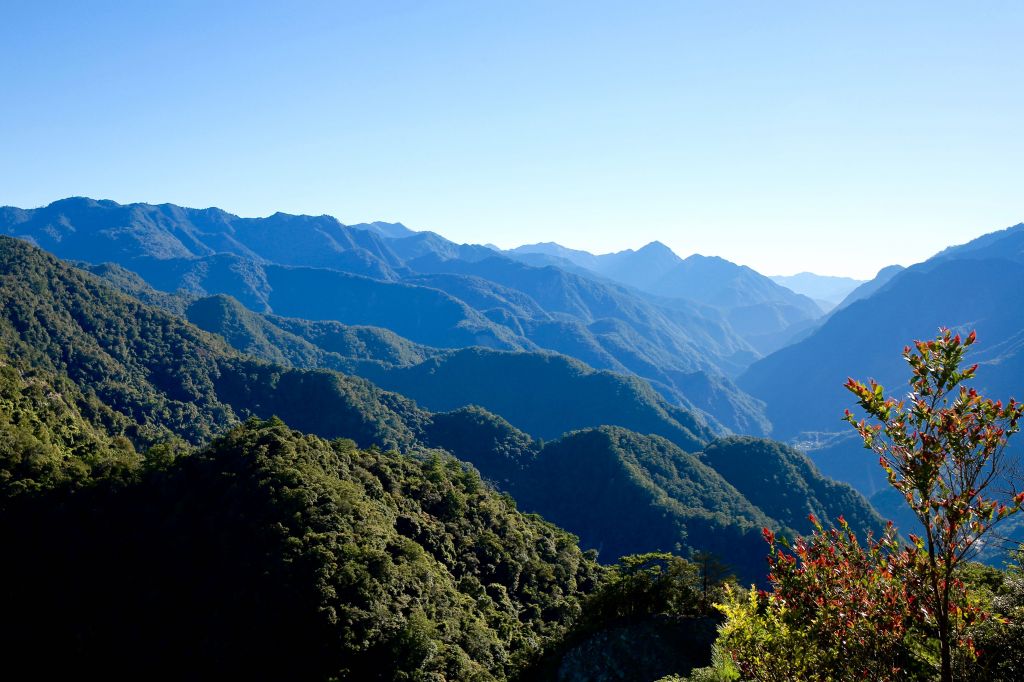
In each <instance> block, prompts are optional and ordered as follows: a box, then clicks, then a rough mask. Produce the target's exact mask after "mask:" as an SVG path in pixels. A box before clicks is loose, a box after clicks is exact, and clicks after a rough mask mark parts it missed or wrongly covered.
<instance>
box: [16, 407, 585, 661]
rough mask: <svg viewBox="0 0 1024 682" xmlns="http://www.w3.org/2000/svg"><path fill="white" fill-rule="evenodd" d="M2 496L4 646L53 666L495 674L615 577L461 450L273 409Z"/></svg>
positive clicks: (553, 633)
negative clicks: (380, 445)
mask: <svg viewBox="0 0 1024 682" xmlns="http://www.w3.org/2000/svg"><path fill="white" fill-rule="evenodd" d="M53 427H54V429H55V430H57V429H59V428H60V427H59V425H58V424H54V425H53ZM5 473H6V472H5ZM5 507H6V508H5V514H4V515H3V517H2V519H0V543H2V546H3V547H4V549H5V552H11V553H13V555H16V556H19V557H20V560H19V561H17V562H4V563H3V566H2V567H0V595H2V598H3V601H4V605H5V614H6V615H7V617H9V618H12V619H16V621H17V622H18V624H19V627H18V628H17V629H16V631H12V632H11V633H10V634H9V636H8V637H5V639H4V641H3V642H2V643H0V651H2V652H3V654H4V659H5V661H7V662H8V664H10V665H18V666H19V667H20V666H22V665H24V666H30V667H31V669H32V670H34V671H36V673H37V674H39V675H42V676H44V677H49V676H57V677H62V676H65V675H69V674H71V675H75V676H80V675H82V674H83V673H84V674H89V673H91V672H96V673H97V674H99V675H100V676H101V677H103V678H104V679H137V676H138V671H139V670H150V669H152V670H154V671H156V672H154V675H155V676H157V677H159V678H160V679H182V678H190V679H225V678H237V677H239V676H242V677H246V678H247V679H282V678H299V679H339V678H343V679H367V678H370V677H385V678H388V679H403V678H416V677H419V678H424V677H429V676H431V675H434V676H442V677H443V678H446V679H481V680H495V679H497V680H502V679H507V678H510V677H515V676H517V674H519V673H520V672H522V670H523V669H524V668H525V667H527V666H528V665H529V664H530V663H531V662H532V661H533V660H535V659H536V658H537V657H538V656H539V655H540V654H541V653H543V651H544V649H545V648H546V647H547V646H550V645H551V644H553V643H555V642H557V641H558V639H559V638H560V636H561V635H562V634H563V633H564V632H565V631H566V630H567V629H568V627H570V626H571V624H572V622H573V619H574V618H575V617H576V616H577V615H578V614H579V613H580V610H581V601H582V599H583V597H585V596H586V595H587V593H588V592H591V591H593V590H594V589H595V588H596V587H597V585H598V584H599V581H600V579H601V575H602V570H601V568H600V567H599V566H597V565H596V563H595V562H594V561H593V558H592V557H588V556H586V555H584V554H583V553H582V552H581V551H580V549H579V548H578V546H577V545H576V541H575V538H574V537H572V536H571V535H569V534H568V533H565V532H564V531H562V530H559V529H557V528H555V527H553V526H551V525H550V524H547V523H545V522H543V521H541V520H540V519H539V518H537V517H535V516H528V515H524V514H522V513H519V512H518V511H516V509H515V507H514V505H513V504H512V503H511V501H510V500H508V499H507V498H504V497H502V496H499V495H498V494H496V493H494V492H493V491H491V490H490V489H488V488H487V487H486V486H484V485H482V483H481V481H480V480H479V478H478V477H477V475H476V474H475V473H474V472H472V471H471V470H468V471H467V470H466V469H465V468H464V467H463V466H462V465H460V464H459V463H458V462H456V461H454V460H453V459H451V458H450V457H447V456H435V457H434V458H432V459H427V460H424V461H417V460H414V459H412V458H409V457H403V456H401V455H398V454H396V453H390V454H387V453H382V452H380V451H377V450H371V451H359V450H357V449H356V448H355V447H354V445H353V444H352V443H351V441H347V442H346V441H335V442H333V443H327V442H326V441H323V440H321V439H319V438H316V437H312V436H303V435H301V434H299V433H297V432H295V431H291V430H290V429H288V428H286V427H285V426H284V425H283V424H282V423H281V422H279V421H271V422H263V423H260V422H248V423H247V424H246V425H244V426H240V427H237V428H236V429H234V430H232V431H231V432H229V433H228V434H226V435H225V436H224V437H222V438H220V439H218V440H216V441H215V442H214V443H213V444H211V445H210V446H208V447H206V448H205V449H203V450H201V451H199V452H197V453H195V454H186V455H183V456H179V457H177V458H176V459H172V460H165V461H159V460H153V463H152V464H150V465H147V466H145V467H142V466H139V465H136V466H135V467H134V468H133V469H128V470H126V471H125V473H123V474H122V475H121V476H119V477H118V478H117V479H116V480H110V479H106V480H103V479H100V480H93V481H90V482H89V483H88V485H86V486H85V487H83V486H79V487H78V488H77V490H74V491H72V490H70V489H68V488H67V487H64V486H60V485H57V486H52V487H50V488H49V489H48V490H46V491H45V493H42V494H37V495H35V496H24V495H23V496H21V497H20V498H19V499H17V500H15V501H14V502H13V503H12V504H8V505H5ZM139 569H141V570H139ZM44 631H45V632H47V633H48V635H49V637H47V638H41V637H39V633H40V632H44ZM50 638H53V639H50ZM53 640H57V641H61V642H62V647H63V648H62V654H61V655H60V656H53V655H52V651H51V650H50V647H51V646H52V641H53ZM48 653H49V654H51V655H47V654H48Z"/></svg>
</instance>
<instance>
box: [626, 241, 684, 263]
mask: <svg viewBox="0 0 1024 682" xmlns="http://www.w3.org/2000/svg"><path fill="white" fill-rule="evenodd" d="M636 252H637V253H638V254H639V253H643V254H651V255H655V254H656V255H664V256H672V257H673V258H675V259H676V260H681V259H680V258H679V256H677V255H676V252H675V251H673V250H672V249H670V248H669V247H667V246H665V245H664V244H663V243H661V242H659V241H657V240H655V241H653V242H650V243H649V244H645V245H644V246H641V247H640V248H639V249H637V251H636Z"/></svg>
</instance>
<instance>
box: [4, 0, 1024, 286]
mask: <svg viewBox="0 0 1024 682" xmlns="http://www.w3.org/2000/svg"><path fill="white" fill-rule="evenodd" d="M1022 35H1024V3H1020V2H998V1H994V2H985V3H954V2H921V3H916V2H898V3H894V2H879V3H868V2H865V3H838V2H836V3H832V2H806V3H801V2H782V3H775V2H771V3H769V2H682V1H680V2H664V3H662V2H617V3H610V2H598V1H591V2H579V3H577V2H563V3H556V2H530V1H529V0H516V1H515V2H496V1H495V2H487V1H484V0H480V1H477V2H440V1H439V2H387V1H378V2H351V3H338V2H323V3H317V2H292V3H280V2H273V3H258V2H249V3H226V2H216V1H207V2H192V3H189V2H165V3H141V2H140V3H135V7H134V8H132V7H130V5H129V3H123V2H119V3H103V2H74V3H47V2H43V1H38V2H9V1H7V0H0V85H2V87H3V92H4V93H5V96H6V97H5V104H4V106H2V107H0V204H10V205H16V206H22V207H32V206H38V205H42V204H46V203H49V202H50V201H52V200H54V199H57V198H61V197H64V196H69V195H86V196H92V197H96V198H110V199H115V200H117V201H121V202H130V201H149V202H173V203H178V204H183V205H188V206H199V207H205V206H211V205H216V206H220V207H221V208H224V209H226V210H229V211H232V212H234V213H238V214H241V215H246V216H256V215H267V214H270V213H273V212H275V211H286V212H301V213H313V214H321V213H329V214H332V215H335V216H337V217H338V218H339V219H341V220H342V221H343V222H350V223H351V222H360V221H367V220H378V219H379V220H400V221H402V222H404V223H406V224H407V225H409V226H411V227H414V228H417V229H432V230H435V231H438V232H440V233H442V234H444V235H445V236H447V237H449V238H451V239H454V240H456V241H460V242H462V241H466V242H493V243H496V244H498V245H499V246H503V247H509V246H514V245H518V244H521V243H526V242H535V241H548V240H554V241H558V242H561V243H563V244H565V245H567V246H572V247H576V248H585V249H588V250H591V251H595V252H606V251H613V250H619V249H624V248H630V247H639V246H641V245H643V244H644V243H646V242H649V241H652V240H655V239H658V240H661V241H662V242H664V243H666V244H668V245H669V246H671V247H672V248H673V249H674V250H676V251H677V252H678V253H679V254H681V255H684V256H685V255H688V254H690V253H703V254H705V255H720V256H723V257H725V258H728V259H730V260H733V261H736V262H739V263H743V264H746V265H750V266H752V267H754V268H756V269H758V270H760V271H762V272H765V273H766V274H791V273H794V272H797V271H800V270H812V271H815V272H820V273H825V274H840V275H850V276H857V277H869V276H871V275H872V274H873V273H874V272H875V271H876V270H878V269H879V268H880V267H882V266H884V265H887V264H889V263H893V262H900V263H903V264H909V263H911V262H914V261H918V260H921V259H923V258H925V257H927V256H928V255H930V254H932V253H934V252H935V251H938V250H940V249H941V248H943V247H944V246H947V245H949V244H951V243H960V242H963V241H966V240H968V239H970V238H972V237H974V236H977V235H979V234H982V233H984V232H990V231H993V230H996V229H1001V228H1003V227H1007V226H1009V225H1011V224H1014V223H1017V222H1020V221H1022V220H1024V164H1022V160H1024V51H1022V50H1021V49H1020V45H1021V39H1022Z"/></svg>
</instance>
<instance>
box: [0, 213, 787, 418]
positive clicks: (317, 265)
mask: <svg viewBox="0 0 1024 682" xmlns="http://www.w3.org/2000/svg"><path fill="white" fill-rule="evenodd" d="M0 232H6V233H7V234H11V235H14V236H18V237H21V238H24V239H27V240H29V241H31V242H33V243H36V244H39V245H41V246H43V247H44V248H47V249H49V250H51V251H53V252H54V253H56V254H57V255H59V256H62V257H65V258H70V259H76V260H80V261H86V262H88V263H92V264H101V263H105V262H114V263H117V264H119V265H121V266H123V267H125V268H127V269H128V270H130V271H132V272H136V273H138V274H139V275H141V276H142V277H143V279H144V280H145V281H146V282H148V283H149V284H150V285H152V286H153V287H155V288H156V289H158V290H161V291H163V292H176V291H183V292H185V293H186V294H187V295H188V296H191V297H202V296H208V295H211V294H227V295H230V296H232V297H234V298H236V299H237V300H239V301H240V302H241V303H243V304H244V305H245V306H246V307H248V308H250V309H251V310H254V311H257V312H266V313H274V314H277V315H282V316H287V317H295V318H301V319H307V320H313V321H328V320H330V321H339V322H341V323H344V324H348V325H357V326H359V325H363V326H366V325H369V326H376V327H382V328H385V329H388V330H391V331H393V332H395V333H397V334H399V335H400V336H402V337H404V338H406V339H408V340H410V341H412V342H415V343H419V344H425V345H429V346H433V347H436V348H466V347H470V346H484V347H489V348H496V349H504V350H526V351H537V350H548V351H555V352H558V353H562V354H564V355H568V356H570V357H574V358H577V359H579V360H581V361H583V362H585V363H586V364H588V365H590V366H591V367H594V368H596V369H604V370H611V371H615V372H620V373H624V374H635V375H637V376H640V377H642V378H645V379H647V380H648V381H650V382H651V384H652V386H654V388H655V389H656V390H657V391H658V392H660V393H661V394H662V396H664V397H665V398H666V399H667V400H668V401H669V402H672V403H677V404H679V405H681V406H683V407H687V408H695V409H702V410H705V411H708V412H709V413H711V414H712V416H713V417H714V418H715V419H716V420H717V421H719V422H720V423H722V424H724V425H726V426H727V427H729V428H732V429H734V430H737V431H740V432H751V433H756V434H764V433H766V432H767V430H768V429H769V428H770V425H769V424H768V422H767V419H766V418H765V417H764V414H763V409H762V406H761V405H760V404H759V402H758V401H757V400H754V399H752V398H751V397H750V396H748V395H746V394H745V393H744V392H743V391H741V390H740V389H738V388H737V387H736V386H735V385H734V384H733V383H732V382H731V381H730V380H729V379H727V378H726V376H727V375H729V376H732V375H735V374H737V373H738V372H739V371H741V370H742V369H743V368H745V367H746V366H747V365H748V364H749V363H750V362H751V361H752V360H754V359H756V358H757V357H758V355H759V353H758V351H757V350H756V349H755V348H754V347H753V346H751V344H750V343H748V341H747V340H745V339H744V338H743V337H742V336H741V335H740V334H738V333H737V332H736V331H735V330H734V329H733V328H732V326H731V324H730V322H729V320H728V319H726V316H725V315H724V314H723V313H722V312H721V311H720V310H718V309H716V308H713V307H709V306H703V305H699V304H696V303H693V302H690V301H688V300H685V299H678V298H673V299H666V301H659V300H655V299H653V298H650V297H645V295H644V294H642V293H641V292H639V291H637V290H633V289H630V288H628V287H624V286H622V285H619V284H615V283H613V282H611V281H610V280H607V279H602V278H595V277H594V276H593V275H592V273H587V276H582V275H579V274H574V273H571V272H567V271H565V270H562V269H559V268H554V267H529V266H525V265H523V264H520V263H517V262H515V261H513V260H511V259H509V258H508V257H506V256H503V255H502V254H500V253H498V252H496V251H495V250H493V249H491V248H488V247H482V246H467V245H458V244H453V243H452V242H450V241H448V240H446V239H444V238H443V237H441V236H439V235H437V234H434V233H431V232H413V231H411V230H408V228H405V227H404V226H401V225H400V224H385V223H374V224H364V225H358V226H352V227H347V226H344V225H342V224H341V223H339V222H338V221H337V220H335V219H333V218H330V217H329V216H319V217H314V216H290V215H286V214H280V213H279V214H275V215H273V216H270V217H268V218H253V219H247V218H239V217H237V216H233V215H231V214H229V213H226V212H224V211H220V210H219V209H203V210H197V209H186V208H181V207H177V206H173V205H169V204H164V205H160V206H154V205H149V204H129V205H121V204H117V203H115V202H111V201H94V200H91V199H83V198H75V199H66V200H62V201H58V202H54V203H53V204H51V205H49V206H47V207H44V208H39V209H32V210H23V209H16V208H3V209H0ZM275 240H276V241H277V242H280V245H279V246H278V245H275ZM277 254H280V258H278V257H277ZM769 318H771V320H772V322H771V324H777V323H779V320H781V319H782V318H781V317H779V316H778V315H776V314H775V313H772V314H770V315H769Z"/></svg>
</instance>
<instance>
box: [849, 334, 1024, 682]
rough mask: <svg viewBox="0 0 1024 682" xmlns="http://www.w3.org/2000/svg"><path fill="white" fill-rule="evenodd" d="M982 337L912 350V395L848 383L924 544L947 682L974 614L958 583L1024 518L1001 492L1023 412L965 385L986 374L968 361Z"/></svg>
mask: <svg viewBox="0 0 1024 682" xmlns="http://www.w3.org/2000/svg"><path fill="white" fill-rule="evenodd" d="M976 338H977V336H976V334H975V332H973V331H972V332H971V333H970V335H968V336H967V337H966V338H963V339H961V337H960V335H959V334H957V335H953V334H952V332H950V331H949V330H948V329H942V330H940V332H939V335H938V337H936V338H935V339H934V340H931V341H916V342H915V343H914V346H913V347H910V346H907V347H906V348H905V349H904V351H903V357H904V359H905V360H906V361H907V363H908V364H909V365H910V369H911V378H910V387H911V391H910V393H909V394H908V395H907V396H906V397H905V398H904V399H903V400H897V399H895V398H886V397H885V390H884V388H883V387H882V386H880V385H879V384H877V383H876V382H875V381H874V380H872V381H870V383H869V385H865V384H863V383H861V382H859V381H856V380H854V379H849V380H848V381H847V384H846V388H847V389H849V390H850V391H851V392H852V393H853V394H854V395H855V396H857V399H858V402H859V404H860V406H861V407H862V408H863V409H864V411H865V412H866V413H867V415H868V416H869V417H870V418H872V420H873V421H875V422H876V423H868V421H867V420H865V419H862V420H860V421H857V420H856V419H855V418H854V416H853V415H852V414H851V413H850V411H849V410H847V411H846V415H845V419H846V421H848V422H850V423H851V424H852V425H853V426H854V427H855V428H856V429H857V431H858V432H859V433H860V436H861V437H862V438H863V440H864V445H865V447H867V448H870V449H872V450H874V451H875V452H877V453H878V454H879V461H880V462H881V465H882V467H883V468H884V469H885V472H886V474H887V476H888V479H889V483H890V484H891V485H892V486H893V487H894V488H895V489H896V490H897V491H899V492H900V493H901V494H902V495H903V497H904V498H905V499H906V501H907V504H908V505H909V506H910V508H911V510H912V511H913V512H914V515H915V516H916V517H917V519H918V520H919V521H920V523H921V527H922V528H923V532H924V537H918V536H916V535H911V536H910V539H911V541H912V542H913V543H914V548H915V549H916V551H914V552H912V553H911V557H912V559H913V564H912V567H911V568H912V570H913V571H915V572H916V573H917V575H918V576H920V577H921V578H922V579H923V581H924V585H925V589H924V590H923V592H922V596H921V599H922V608H923V610H924V613H925V615H926V617H927V618H928V621H929V622H930V624H931V625H933V626H934V628H935V630H936V632H937V636H938V640H939V647H940V657H941V679H942V680H943V682H948V681H949V680H952V679H953V672H952V671H953V662H952V652H953V648H954V646H955V645H956V644H958V643H963V644H967V645H970V644H971V643H970V642H969V641H963V640H964V636H965V628H966V625H967V622H968V621H969V620H970V615H971V610H970V607H969V606H968V604H967V600H966V591H965V590H964V589H963V586H962V583H960V582H959V581H958V580H957V579H956V572H957V568H958V567H959V566H960V564H961V562H963V561H964V560H965V559H968V558H970V557H971V556H973V555H974V553H975V552H976V551H977V550H978V548H979V547H980V546H981V542H982V541H983V540H982V538H983V537H984V536H985V535H986V534H988V533H989V531H991V530H992V528H993V526H994V525H995V524H996V523H998V522H999V521H1001V520H1002V519H1004V518H1006V517H1007V516H1009V515H1010V514H1013V513H1015V512H1017V511H1019V510H1020V508H1021V504H1022V503H1024V493H1020V494H1017V495H1015V496H1013V497H1012V498H1009V499H1008V500H1006V501H1004V502H1001V501H999V499H997V497H996V496H995V494H996V492H997V491H996V487H997V486H998V485H999V484H1000V483H1001V482H1003V481H1004V476H1005V474H1006V464H1007V462H1006V458H1005V456H1004V455H1005V449H1006V443H1007V439H1008V438H1009V437H1010V436H1011V435H1012V434H1014V433H1016V432H1017V430H1018V428H1019V421H1020V419H1021V416H1022V413H1024V406H1022V405H1021V404H1018V403H1017V402H1015V401H1014V400H1012V399H1011V400H1010V401H1009V403H1008V404H1006V405H1003V404H1002V402H1000V401H995V402H994V401H992V400H990V399H988V398H984V397H982V396H981V395H979V394H978V392H977V391H976V390H974V389H973V388H968V387H966V386H963V385H961V384H962V382H963V381H965V380H967V379H972V378H974V376H975V372H976V371H977V368H978V366H977V365H974V366H972V367H970V368H968V369H964V370H961V369H960V366H961V364H962V362H963V358H964V353H965V351H966V350H967V348H968V347H970V346H971V345H972V344H974V342H975V340H976Z"/></svg>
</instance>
